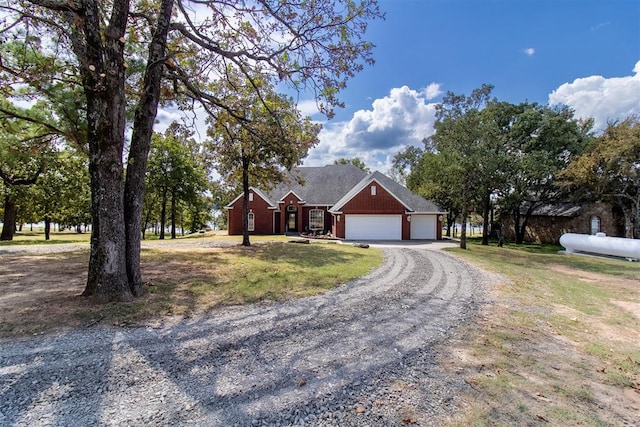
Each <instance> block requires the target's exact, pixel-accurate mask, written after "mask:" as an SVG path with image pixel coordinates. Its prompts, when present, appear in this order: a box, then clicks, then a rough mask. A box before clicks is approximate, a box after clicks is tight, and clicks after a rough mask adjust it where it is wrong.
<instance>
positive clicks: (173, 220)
mask: <svg viewBox="0 0 640 427" xmlns="http://www.w3.org/2000/svg"><path fill="white" fill-rule="evenodd" d="M171 238H172V239H175V238H176V192H175V191H172V192H171Z"/></svg>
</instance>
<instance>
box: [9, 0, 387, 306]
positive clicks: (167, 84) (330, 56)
mask: <svg viewBox="0 0 640 427" xmlns="http://www.w3.org/2000/svg"><path fill="white" fill-rule="evenodd" d="M0 10H1V11H2V13H3V18H4V19H3V23H2V26H1V28H0V39H1V40H0V42H3V43H4V42H7V41H9V40H12V39H15V40H18V41H20V42H21V43H22V44H23V46H24V48H25V49H26V50H27V51H29V52H41V53H43V54H44V55H43V56H46V57H54V58H56V60H57V61H56V63H57V64H62V65H63V66H55V67H49V66H47V65H48V64H47V63H46V62H42V61H36V60H35V59H33V58H26V57H25V58H26V59H25V62H24V66H21V67H17V66H16V67H14V66H12V65H11V64H3V65H2V68H1V70H0V71H1V73H2V75H1V76H0V78H2V80H3V81H4V82H8V83H10V84H11V83H13V82H21V83H20V84H26V85H29V86H30V87H33V88H34V91H35V93H37V94H38V96H43V95H42V94H43V93H44V91H43V90H42V88H41V86H42V82H45V81H55V82H64V84H65V85H66V86H65V87H68V88H69V90H74V91H75V90H76V89H80V90H81V92H82V98H83V99H82V102H83V108H78V111H83V112H84V113H85V114H84V119H85V123H86V134H85V136H83V139H85V138H86V141H87V143H86V146H87V151H88V153H89V162H90V163H89V172H90V181H91V193H92V212H91V217H92V239H91V255H90V261H89V272H88V277H87V286H86V288H85V291H84V295H86V296H93V297H95V298H96V299H97V300H98V301H110V300H130V299H132V298H133V297H134V296H138V295H140V294H141V292H142V278H141V273H140V236H141V223H142V207H143V205H144V203H143V201H144V192H145V187H144V178H145V173H146V168H147V157H148V153H149V149H150V144H151V136H152V134H153V126H154V122H155V119H156V114H157V108H158V106H159V105H160V104H161V103H169V102H173V103H175V105H177V106H178V107H179V108H182V109H187V110H188V109H194V108H195V107H196V106H200V107H201V108H203V109H204V110H205V111H207V113H208V114H209V115H210V116H212V117H215V116H217V115H218V114H220V113H221V112H226V114H229V115H230V116H232V117H234V118H235V119H238V120H246V118H243V116H242V112H241V111H237V110H235V109H234V105H233V104H232V103H228V102H227V100H226V97H225V95H226V93H224V92H220V91H219V90H218V89H219V88H220V87H224V85H219V84H218V83H219V82H220V81H224V80H225V79H226V78H227V75H228V73H229V72H230V71H232V72H233V73H240V74H242V75H244V76H245V77H246V78H247V79H248V80H249V81H250V83H251V85H252V86H253V90H254V92H255V93H256V94H257V95H258V97H259V99H260V101H261V102H262V101H263V100H264V99H266V97H265V93H263V92H261V87H268V86H261V85H257V84H254V83H255V82H254V81H253V80H252V79H253V78H254V77H255V76H264V75H266V76H268V77H269V79H270V80H271V81H272V82H273V83H281V84H288V85H289V87H291V88H293V89H294V90H299V91H307V92H309V93H312V94H313V95H314V96H315V98H316V100H317V103H318V107H319V109H320V111H322V112H324V113H325V114H327V115H328V116H331V115H332V114H333V108H334V107H336V106H341V105H342V102H341V101H340V99H339V95H338V94H339V91H340V90H342V89H343V88H344V87H345V86H346V82H347V80H348V79H349V78H351V77H353V76H354V75H355V74H356V73H357V72H359V71H360V70H361V69H362V68H363V66H364V65H366V64H371V63H372V62H373V57H372V49H373V45H372V44H371V43H370V42H368V41H366V40H365V38H364V35H365V32H366V28H367V24H368V22H369V21H370V20H372V19H377V18H381V17H382V14H381V13H380V11H379V9H378V6H377V3H376V1H375V0H361V1H354V0H326V1H321V2H297V1H288V0H285V1H273V0H255V1H254V0H239V1H235V2H226V1H218V0H211V1H197V2H196V1H193V2H192V1H186V0H156V1H151V2H149V1H135V2H130V1H129V0H113V1H111V2H106V3H105V2H102V1H100V0H84V1H80V2H69V1H66V0H25V1H21V2H17V3H16V2H14V1H13V0H2V1H1V2H0ZM0 44H1V43H0ZM261 78H262V77H261ZM128 123H129V124H128ZM129 125H130V126H131V131H132V132H131V135H132V136H131V141H130V143H129V144H128V157H127V160H126V165H127V167H126V169H127V171H126V176H125V174H124V164H123V155H124V149H125V146H126V145H125V140H126V138H125V134H126V132H125V130H126V128H127V126H129ZM123 181H124V182H125V185H124V188H123V186H122V182H123ZM123 225H124V226H123Z"/></svg>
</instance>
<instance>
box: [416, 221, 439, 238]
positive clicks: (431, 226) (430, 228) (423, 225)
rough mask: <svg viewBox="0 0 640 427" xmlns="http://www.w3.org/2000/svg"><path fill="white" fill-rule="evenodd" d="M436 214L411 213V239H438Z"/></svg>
mask: <svg viewBox="0 0 640 427" xmlns="http://www.w3.org/2000/svg"><path fill="white" fill-rule="evenodd" d="M436 224H437V220H436V216H435V215H411V239H431V240H435V239H436V236H437V235H436V232H437V230H436Z"/></svg>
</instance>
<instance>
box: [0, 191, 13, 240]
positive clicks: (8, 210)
mask: <svg viewBox="0 0 640 427" xmlns="http://www.w3.org/2000/svg"><path fill="white" fill-rule="evenodd" d="M16 213H17V210H16V203H15V202H14V201H13V200H12V199H11V197H10V196H9V194H5V195H4V217H3V219H2V234H1V235H0V240H13V235H14V234H15V231H16Z"/></svg>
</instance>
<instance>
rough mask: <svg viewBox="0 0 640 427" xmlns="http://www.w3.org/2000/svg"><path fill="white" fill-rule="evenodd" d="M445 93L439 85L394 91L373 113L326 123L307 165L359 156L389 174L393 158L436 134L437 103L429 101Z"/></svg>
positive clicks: (374, 105)
mask: <svg viewBox="0 0 640 427" xmlns="http://www.w3.org/2000/svg"><path fill="white" fill-rule="evenodd" d="M441 93H442V91H441V90H440V85H438V84H436V83H432V84H430V85H429V86H427V87H426V88H424V89H422V90H414V89H411V88H409V87H408V86H402V87H400V88H394V89H391V91H390V93H389V95H387V96H385V97H384V98H379V99H376V100H374V101H373V103H372V106H371V109H370V110H359V111H356V112H355V113H354V115H353V117H352V118H351V120H349V121H345V122H337V123H327V124H325V127H324V128H323V130H322V132H321V133H320V143H319V144H318V146H317V147H316V148H314V149H313V150H312V151H311V152H310V155H309V157H308V158H307V159H306V160H305V165H307V166H314V165H326V164H331V163H333V161H334V160H336V159H338V158H341V157H344V158H353V157H359V158H360V159H361V160H363V161H364V163H365V164H366V165H367V166H368V167H369V168H370V169H374V170H379V171H380V172H386V171H388V170H389V168H390V166H391V160H392V159H393V156H395V155H396V154H397V153H398V152H400V151H401V150H403V149H404V148H405V147H406V146H408V145H415V146H421V145H422V140H423V139H424V138H425V137H427V136H430V135H432V134H433V124H434V122H435V106H436V104H435V103H430V102H429V101H430V100H432V99H433V98H435V97H437V96H438V95H440V94H441Z"/></svg>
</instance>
